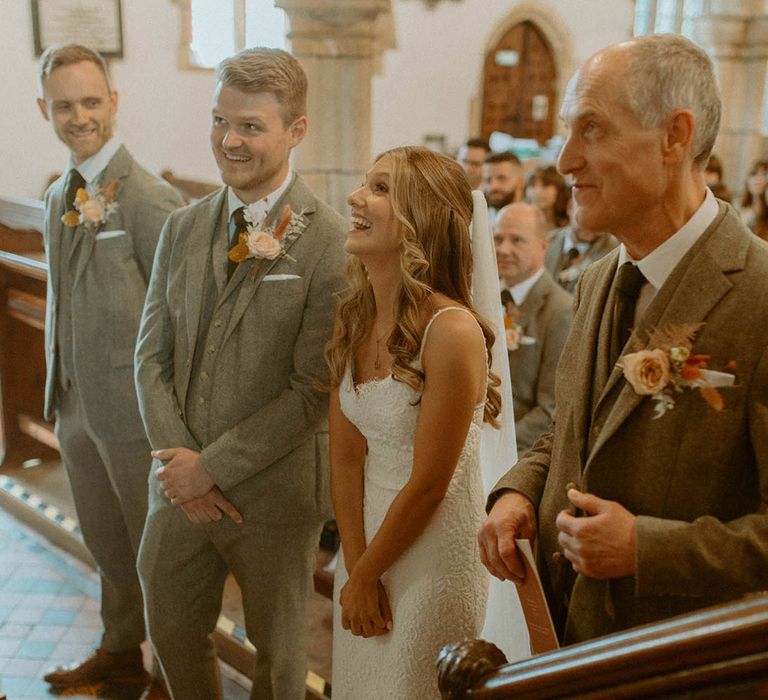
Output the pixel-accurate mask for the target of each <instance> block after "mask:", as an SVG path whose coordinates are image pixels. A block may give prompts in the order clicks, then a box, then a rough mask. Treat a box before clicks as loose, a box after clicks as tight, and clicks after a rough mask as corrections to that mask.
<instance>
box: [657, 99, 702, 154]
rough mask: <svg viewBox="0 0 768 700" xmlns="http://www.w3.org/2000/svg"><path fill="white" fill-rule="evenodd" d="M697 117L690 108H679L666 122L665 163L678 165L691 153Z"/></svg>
mask: <svg viewBox="0 0 768 700" xmlns="http://www.w3.org/2000/svg"><path fill="white" fill-rule="evenodd" d="M695 130H696V118H695V117H694V116H693V112H691V111H690V110H689V109H678V110H675V112H673V113H672V116H671V117H669V119H668V120H667V122H666V133H665V135H664V163H666V164H667V165H676V164H678V163H682V162H683V161H684V160H685V159H686V157H688V156H690V155H691V145H692V144H693V135H694V132H695Z"/></svg>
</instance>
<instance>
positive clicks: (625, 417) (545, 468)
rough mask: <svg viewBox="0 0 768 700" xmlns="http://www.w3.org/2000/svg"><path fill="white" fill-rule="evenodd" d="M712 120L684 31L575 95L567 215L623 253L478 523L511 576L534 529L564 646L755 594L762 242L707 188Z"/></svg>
mask: <svg viewBox="0 0 768 700" xmlns="http://www.w3.org/2000/svg"><path fill="white" fill-rule="evenodd" d="M720 111H721V105H720V95H719V92H718V89H717V84H716V82H715V76H714V71H713V67H712V63H711V61H710V59H709V58H708V56H707V55H706V54H705V53H704V51H702V50H701V49H700V48H699V47H698V46H696V45H695V44H694V43H693V42H691V41H689V40H688V39H685V38H684V37H682V36H679V35H675V34H661V35H649V36H643V37H636V38H634V39H631V40H629V41H627V42H625V43H622V44H617V45H614V46H610V47H608V48H606V49H604V50H602V51H599V52H598V53H596V54H595V55H593V56H592V57H590V58H589V59H588V60H587V61H586V63H585V64H584V65H583V66H582V67H581V68H580V69H579V70H578V71H577V73H576V75H575V76H574V77H573V78H572V80H571V82H570V83H569V85H568V88H567V90H566V94H565V101H564V103H563V107H562V109H561V116H562V117H563V120H564V121H565V124H566V126H567V127H568V138H567V140H566V142H565V145H564V146H563V150H562V152H561V153H560V158H559V162H558V168H559V169H560V171H561V172H562V173H563V174H565V175H570V176H571V177H572V178H573V187H574V197H575V200H576V220H577V223H578V224H579V225H580V226H584V227H585V228H587V229H590V230H593V231H611V232H612V233H613V234H614V235H615V236H616V237H617V238H618V239H619V240H620V241H621V245H620V246H619V247H618V248H617V249H616V250H614V251H613V252H611V253H609V254H608V255H606V256H605V257H604V258H602V259H601V260H599V261H598V262H596V263H594V264H593V265H591V266H590V267H589V268H587V269H586V270H585V271H584V272H583V274H582V276H581V281H580V282H579V287H578V289H577V297H576V313H575V318H574V323H573V329H572V331H571V334H570V336H569V338H568V341H567V342H566V346H565V349H564V351H563V355H562V358H561V360H560V367H559V368H558V373H557V386H556V401H557V416H556V418H555V424H554V427H553V429H552V430H551V431H550V432H548V433H547V434H546V435H544V436H542V437H541V438H540V439H539V440H538V441H537V442H536V444H535V445H534V446H533V448H532V449H531V450H529V451H528V452H527V453H526V454H525V455H524V456H523V458H522V459H521V460H520V461H519V462H518V463H517V464H516V465H515V466H514V467H513V468H512V469H511V470H510V471H509V473H508V474H507V475H506V476H504V477H503V478H502V479H501V480H500V481H499V483H498V484H497V486H496V488H495V490H494V492H493V493H492V495H491V498H490V499H489V503H490V505H492V509H491V511H490V514H489V517H488V520H487V521H486V523H485V525H484V526H483V528H482V530H481V532H480V542H481V552H482V556H483V560H484V562H485V564H486V566H487V567H488V568H489V569H490V571H491V572H492V573H493V574H495V575H496V576H498V577H499V578H505V579H511V580H516V581H519V580H520V577H521V575H523V570H522V569H521V563H520V560H519V558H518V556H517V550H516V548H515V538H516V537H525V538H534V537H535V538H536V548H537V550H538V557H537V565H538V568H539V573H540V576H541V579H542V582H543V584H544V586H545V588H546V590H547V593H548V600H549V605H550V608H551V610H552V613H553V617H554V619H555V622H556V625H557V626H558V629H559V631H560V633H561V635H562V637H563V639H564V641H565V642H566V643H571V642H578V641H582V640H586V639H591V638H594V637H597V636H600V635H604V634H608V633H611V632H616V631H619V630H623V629H626V628H628V627H634V626H636V625H641V624H645V623H649V622H653V621H656V620H661V619H663V618H666V617H670V616H672V615H679V614H682V613H685V612H688V611H692V610H696V609H698V608H702V607H705V606H709V605H714V604H716V603H720V602H723V601H727V600H731V599H734V598H737V597H739V596H742V595H744V594H747V593H749V592H752V591H759V590H764V589H765V586H766V580H767V579H766V572H768V352H767V351H766V347H767V346H768V332H767V331H766V329H767V328H768V285H766V280H768V245H766V244H765V243H764V242H763V241H760V240H759V239H758V238H757V237H756V236H754V235H753V234H751V233H750V231H749V230H748V229H747V228H746V227H745V226H744V224H743V223H742V221H741V219H740V217H739V214H738V213H737V212H736V211H735V210H734V209H733V207H731V206H730V205H729V204H726V203H725V202H721V201H718V200H716V199H715V197H714V196H713V194H712V192H711V191H710V190H709V189H708V188H707V186H706V183H705V178H704V168H705V166H706V163H707V160H708V158H709V155H710V153H711V150H712V146H713V144H714V142H715V138H716V136H717V132H718V128H719V124H720ZM630 328H633V329H634V335H633V336H630V332H629V331H630ZM702 384H703V387H704V388H703V389H701V390H700V388H701V386H702Z"/></svg>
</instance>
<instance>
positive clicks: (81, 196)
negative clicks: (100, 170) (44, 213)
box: [61, 180, 117, 233]
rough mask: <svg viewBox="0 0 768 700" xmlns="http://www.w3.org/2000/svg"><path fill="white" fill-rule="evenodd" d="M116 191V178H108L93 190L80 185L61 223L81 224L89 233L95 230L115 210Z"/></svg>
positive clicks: (68, 224)
mask: <svg viewBox="0 0 768 700" xmlns="http://www.w3.org/2000/svg"><path fill="white" fill-rule="evenodd" d="M116 193H117V180H110V181H109V184H108V185H107V186H106V187H100V188H99V189H97V190H96V191H95V192H88V191H87V190H85V189H84V188H82V187H80V188H79V189H78V190H77V194H76V195H75V201H74V202H73V208H72V209H70V210H69V211H68V212H67V213H66V214H64V215H63V216H62V217H61V221H62V223H63V224H64V225H65V226H78V225H80V224H83V225H84V226H85V227H86V228H87V229H88V230H89V231H90V232H91V233H93V232H95V231H96V230H98V228H99V227H100V226H102V225H104V224H106V223H107V219H109V217H110V216H112V214H114V213H115V212H116V211H117V202H116V201H115V194H116Z"/></svg>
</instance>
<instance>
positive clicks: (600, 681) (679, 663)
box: [437, 592, 768, 700]
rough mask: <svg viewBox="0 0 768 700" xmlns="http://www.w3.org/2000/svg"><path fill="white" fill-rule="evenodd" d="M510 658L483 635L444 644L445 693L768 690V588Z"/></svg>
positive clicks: (610, 694) (633, 694)
mask: <svg viewBox="0 0 768 700" xmlns="http://www.w3.org/2000/svg"><path fill="white" fill-rule="evenodd" d="M505 662H506V659H505V658H504V655H503V654H502V653H501V651H499V649H498V648H496V647H495V646H494V645H492V644H490V643H488V642H485V641H483V640H471V641H466V642H461V643H458V644H453V645H449V646H447V647H445V648H444V649H443V650H442V651H441V652H440V657H439V659H438V662H437V664H438V679H439V680H438V684H439V686H440V691H441V694H442V697H443V698H451V699H454V700H458V699H459V698H472V700H490V699H491V698H509V697H514V698H521V699H525V698H529V699H531V700H533V699H534V698H535V699H536V700H542V699H544V698H585V699H586V698H590V699H598V698H600V699H603V698H604V699H605V700H608V699H610V700H615V699H619V698H640V697H642V698H646V697H654V696H659V695H663V697H664V698H678V697H679V698H683V697H685V698H690V697H697V698H698V697H702V698H703V697H706V698H753V697H755V698H757V697H768V592H766V593H761V594H757V595H754V596H749V597H746V598H743V599H741V600H737V601H734V602H731V603H725V604H723V605H718V606H715V607H712V608H705V609H703V610H699V611H696V612H693V613H689V614H687V615H681V616H679V617H675V618H670V619H668V620H663V621H661V622H657V623H654V624H651V625H644V626H642V627H637V628H634V629H631V630H627V631H624V632H620V633H617V634H612V635H608V636H606V637H601V638H598V639H595V640H592V641H589V642H584V643H581V644H574V645H572V646H569V647H564V648H562V649H560V650H558V651H553V652H549V653H546V654H540V655H538V656H534V657H532V658H530V659H525V660H523V661H519V662H517V663H513V664H508V665H504V663H505ZM699 693H701V694H699Z"/></svg>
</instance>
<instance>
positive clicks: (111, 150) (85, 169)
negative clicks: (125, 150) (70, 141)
mask: <svg viewBox="0 0 768 700" xmlns="http://www.w3.org/2000/svg"><path fill="white" fill-rule="evenodd" d="M121 145H122V141H120V140H119V139H117V138H115V137H112V138H111V139H110V140H109V141H107V142H106V143H105V144H104V145H103V146H102V147H101V148H100V149H99V151H98V152H97V153H94V154H93V155H92V156H91V157H90V158H86V159H85V160H84V161H83V162H82V163H80V165H75V162H74V160H72V157H71V156H70V158H69V165H68V166H67V172H69V171H70V170H72V169H73V168H76V169H77V172H79V173H80V174H81V175H82V176H83V179H84V180H85V181H86V182H87V183H88V184H89V185H93V183H94V182H95V181H96V178H98V177H99V175H101V171H102V170H104V168H106V167H107V165H109V161H110V160H112V157H113V156H114V155H115V153H117V151H118V149H119V148H120V146H121ZM101 184H102V187H105V186H106V184H107V183H101Z"/></svg>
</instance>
